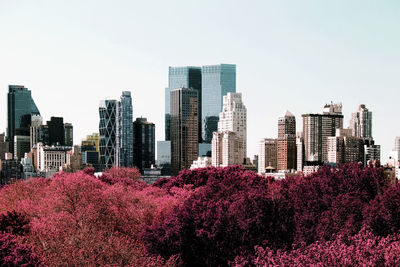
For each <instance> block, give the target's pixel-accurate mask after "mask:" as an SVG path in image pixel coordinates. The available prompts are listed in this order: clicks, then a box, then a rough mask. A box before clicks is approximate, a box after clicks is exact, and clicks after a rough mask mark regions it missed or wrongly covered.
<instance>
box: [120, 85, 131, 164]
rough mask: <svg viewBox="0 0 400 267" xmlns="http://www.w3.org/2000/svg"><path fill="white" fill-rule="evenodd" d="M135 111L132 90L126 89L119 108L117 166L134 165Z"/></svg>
mask: <svg viewBox="0 0 400 267" xmlns="http://www.w3.org/2000/svg"><path fill="white" fill-rule="evenodd" d="M132 122H133V113H132V98H131V92H129V91H124V92H122V96H121V99H120V101H119V102H118V108H117V121H116V124H117V129H118V130H117V131H116V134H117V137H116V145H117V146H118V149H117V150H116V152H117V155H116V160H117V166H121V167H132V166H133V125H132Z"/></svg>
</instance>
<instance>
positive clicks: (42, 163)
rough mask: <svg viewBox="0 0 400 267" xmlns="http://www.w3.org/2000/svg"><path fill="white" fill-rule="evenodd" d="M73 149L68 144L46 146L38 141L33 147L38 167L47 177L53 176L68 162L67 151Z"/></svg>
mask: <svg viewBox="0 0 400 267" xmlns="http://www.w3.org/2000/svg"><path fill="white" fill-rule="evenodd" d="M71 149H72V148H71V147H66V146H44V145H43V144H42V143H38V144H37V145H35V147H34V149H33V154H34V155H33V157H34V163H35V167H36V169H37V170H38V171H40V172H43V173H45V177H51V175H53V174H54V173H56V172H58V171H59V170H60V168H61V167H62V166H63V165H65V164H66V163H67V152H68V151H70V150H71ZM35 159H36V160H35ZM35 161H36V162H35Z"/></svg>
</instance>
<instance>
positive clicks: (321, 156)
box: [302, 104, 343, 161]
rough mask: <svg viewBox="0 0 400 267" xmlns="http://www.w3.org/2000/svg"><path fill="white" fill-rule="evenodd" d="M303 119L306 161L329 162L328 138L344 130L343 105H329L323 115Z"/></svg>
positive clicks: (313, 115)
mask: <svg viewBox="0 0 400 267" xmlns="http://www.w3.org/2000/svg"><path fill="white" fill-rule="evenodd" d="M302 117H303V137H304V152H305V153H304V154H305V161H328V150H327V149H328V146H327V141H328V137H329V136H335V134H336V129H342V128H343V115H342V105H341V104H328V105H325V107H324V110H323V113H322V114H303V115H302Z"/></svg>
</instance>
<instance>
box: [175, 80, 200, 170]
mask: <svg viewBox="0 0 400 267" xmlns="http://www.w3.org/2000/svg"><path fill="white" fill-rule="evenodd" d="M170 100H171V101H170V103H171V107H170V111H171V129H170V133H171V174H172V175H177V174H178V173H179V171H180V170H183V169H188V168H190V166H191V164H192V162H193V161H194V160H196V159H197V153H198V90H196V89H191V88H178V89H174V90H172V91H171V96H170Z"/></svg>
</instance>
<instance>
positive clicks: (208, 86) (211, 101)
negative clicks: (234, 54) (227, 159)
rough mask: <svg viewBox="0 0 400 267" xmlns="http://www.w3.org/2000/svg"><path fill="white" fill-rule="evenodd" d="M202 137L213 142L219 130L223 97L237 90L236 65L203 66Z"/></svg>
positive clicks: (205, 140)
mask: <svg viewBox="0 0 400 267" xmlns="http://www.w3.org/2000/svg"><path fill="white" fill-rule="evenodd" d="M201 75H202V77H201V79H202V84H201V85H202V101H201V110H202V111H201V112H202V120H201V123H202V127H201V128H202V139H203V142H205V143H211V140H212V138H213V132H216V131H217V130H218V119H219V117H218V116H219V113H220V112H221V111H222V106H223V97H224V96H225V95H227V94H228V93H230V92H231V93H235V92H236V65H234V64H219V65H208V66H202V68H201Z"/></svg>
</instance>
